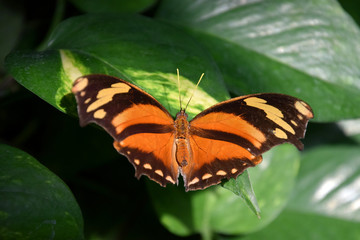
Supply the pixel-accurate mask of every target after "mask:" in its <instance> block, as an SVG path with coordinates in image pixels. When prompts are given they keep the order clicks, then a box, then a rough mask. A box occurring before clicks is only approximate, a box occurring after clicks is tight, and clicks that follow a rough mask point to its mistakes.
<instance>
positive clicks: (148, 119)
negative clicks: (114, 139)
mask: <svg viewBox="0 0 360 240" xmlns="http://www.w3.org/2000/svg"><path fill="white" fill-rule="evenodd" d="M111 124H112V125H113V126H114V127H115V129H116V133H117V134H119V133H121V132H122V131H123V130H124V129H125V128H127V127H129V126H131V125H136V124H160V125H173V124H174V120H173V119H172V118H171V117H169V115H167V114H166V113H165V112H164V111H163V110H161V109H160V108H158V107H156V106H154V105H151V104H134V105H132V106H131V107H130V108H127V109H125V110H124V111H123V112H121V113H119V114H117V115H116V116H115V117H114V118H113V119H112V121H111Z"/></svg>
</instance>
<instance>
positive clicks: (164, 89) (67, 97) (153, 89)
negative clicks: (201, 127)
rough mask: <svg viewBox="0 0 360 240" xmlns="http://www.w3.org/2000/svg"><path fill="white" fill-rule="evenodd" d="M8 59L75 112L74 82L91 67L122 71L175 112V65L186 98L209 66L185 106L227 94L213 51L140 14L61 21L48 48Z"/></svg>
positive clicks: (49, 97) (14, 70) (21, 76)
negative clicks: (193, 94)
mask: <svg viewBox="0 0 360 240" xmlns="http://www.w3.org/2000/svg"><path fill="white" fill-rule="evenodd" d="M6 60H7V61H6V64H7V67H8V70H9V71H10V73H11V74H12V75H13V76H14V77H15V79H16V80H17V81H18V82H19V83H20V84H22V85H23V86H25V87H26V88H28V89H29V90H31V91H32V92H34V93H35V94H37V95H38V96H39V97H41V98H43V99H44V100H46V101H47V102H49V103H50V104H52V105H53V106H55V107H57V108H58V109H60V110H62V111H66V112H73V111H74V108H75V101H73V97H72V94H71V86H72V82H73V81H74V80H75V79H76V78H77V77H79V76H81V75H84V74H88V73H105V74H109V75H114V76H118V77H120V78H123V79H125V80H128V81H131V82H133V83H135V84H137V85H138V86H140V87H142V88H143V89H145V90H146V91H148V92H149V93H150V94H152V95H153V96H154V97H155V98H156V99H158V100H159V101H160V102H161V103H162V104H164V106H165V107H166V108H167V109H168V110H169V111H170V113H172V114H173V115H175V114H176V112H177V111H178V110H179V101H178V98H179V96H178V90H177V89H178V87H177V76H176V68H179V69H180V74H181V87H182V97H183V99H184V100H185V101H186V100H187V99H188V98H189V97H190V94H191V93H192V91H191V90H192V89H194V87H195V84H196V82H197V80H198V77H199V76H200V74H201V73H202V72H205V78H204V80H203V81H202V83H201V86H200V87H199V89H198V91H197V92H196V96H195V97H194V100H193V102H192V103H191V104H190V106H189V108H188V110H187V112H188V113H189V115H190V116H194V115H195V114H196V113H198V112H199V111H200V110H203V109H204V108H205V107H209V106H211V105H213V104H214V103H216V102H218V101H221V100H225V99H227V98H228V93H227V91H226V89H225V87H224V84H223V83H222V77H221V75H220V73H219V71H218V69H217V68H216V65H215V63H214V62H213V59H212V58H211V56H210V55H209V54H208V53H207V52H206V51H204V48H203V46H202V45H201V44H198V43H197V42H196V41H194V39H193V38H192V37H189V36H188V35H187V34H186V33H185V32H183V31H182V30H180V29H175V28H174V27H171V26H169V25H167V24H164V23H159V22H156V21H152V20H151V19H149V18H145V17H140V16H136V15H127V16H118V15H112V14H106V15H105V14H88V15H84V16H80V17H74V18H71V19H68V20H66V21H64V22H62V23H61V24H60V25H59V26H58V28H57V29H56V30H55V31H54V33H53V34H52V36H51V37H50V40H49V43H48V47H47V50H45V51H42V52H23V51H17V52H14V53H13V54H11V55H9V56H8V58H7V59H6Z"/></svg>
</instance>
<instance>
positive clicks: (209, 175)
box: [201, 173, 212, 180]
mask: <svg viewBox="0 0 360 240" xmlns="http://www.w3.org/2000/svg"><path fill="white" fill-rule="evenodd" d="M211 177H212V174H210V173H205V174H204V175H203V176H202V177H201V179H202V180H205V179H208V178H211Z"/></svg>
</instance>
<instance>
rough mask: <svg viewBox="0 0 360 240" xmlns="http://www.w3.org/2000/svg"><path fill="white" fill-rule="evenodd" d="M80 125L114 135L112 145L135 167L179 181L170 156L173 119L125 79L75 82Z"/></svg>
mask: <svg viewBox="0 0 360 240" xmlns="http://www.w3.org/2000/svg"><path fill="white" fill-rule="evenodd" d="M72 92H73V93H74V94H75V97H76V100H77V103H78V114H79V118H80V125H81V126H84V125H86V124H88V123H90V122H94V123H96V124H98V125H100V126H101V127H103V128H104V129H105V130H106V131H107V132H108V133H109V134H110V135H111V136H112V137H113V138H114V147H115V148H116V149H117V150H118V152H119V153H121V154H123V155H125V156H126V157H127V158H128V159H129V161H130V162H131V163H132V164H133V166H134V167H135V175H136V176H137V177H138V178H139V177H140V176H141V175H147V176H148V177H149V178H150V179H152V180H154V181H156V182H158V183H159V184H160V185H162V186H165V185H166V184H167V183H177V182H178V180H177V179H178V174H179V172H178V165H177V164H176V162H174V161H172V159H173V144H174V120H173V118H172V117H171V115H170V114H169V112H168V111H167V110H166V109H165V108H164V107H163V106H162V105H161V104H160V103H159V102H158V101H157V100H156V99H155V98H153V97H152V96H151V95H149V94H147V93H146V92H144V91H143V90H141V89H140V88H138V87H136V86H135V85H133V84H130V83H128V82H126V81H124V80H121V79H118V78H115V77H111V76H107V75H98V74H93V75H87V76H83V77H81V78H78V79H77V80H76V81H75V82H74V86H73V88H72Z"/></svg>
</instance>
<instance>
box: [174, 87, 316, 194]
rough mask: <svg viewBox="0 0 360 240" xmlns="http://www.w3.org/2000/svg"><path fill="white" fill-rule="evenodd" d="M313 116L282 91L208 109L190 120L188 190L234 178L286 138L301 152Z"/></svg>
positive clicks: (303, 103)
mask: <svg viewBox="0 0 360 240" xmlns="http://www.w3.org/2000/svg"><path fill="white" fill-rule="evenodd" d="M312 117H313V113H312V110H311V108H310V106H309V105H308V104H306V103H305V102H303V101H302V100H300V99H297V98H294V97H291V96H287V95H283V94H273V93H264V94H252V95H247V96H242V97H238V98H233V99H230V100H228V101H224V102H221V103H219V104H216V105H214V106H213V107H210V108H208V109H206V110H205V111H203V112H201V113H200V114H199V115H197V116H196V117H195V118H194V119H193V120H192V121H191V122H190V126H191V127H190V139H189V140H190V145H191V148H192V149H191V151H192V159H193V162H192V163H191V164H190V165H189V166H186V167H184V168H182V172H181V173H182V175H183V177H184V179H185V188H186V189H187V190H196V189H203V188H206V187H208V186H211V185H214V184H218V183H219V182H220V181H221V179H223V178H228V179H229V178H230V177H233V178H236V177H237V176H238V175H239V174H240V173H242V172H243V171H244V170H245V169H246V168H248V167H252V166H255V165H257V164H259V163H260V162H261V160H262V157H261V154H262V153H264V152H265V151H267V150H269V149H270V148H272V147H274V146H275V145H278V144H281V143H284V142H289V143H292V144H293V145H295V146H296V147H297V148H298V149H299V150H301V149H302V148H303V144H302V143H301V142H300V140H299V139H300V138H303V137H304V135H305V130H306V125H307V122H308V120H309V119H311V118H312Z"/></svg>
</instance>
